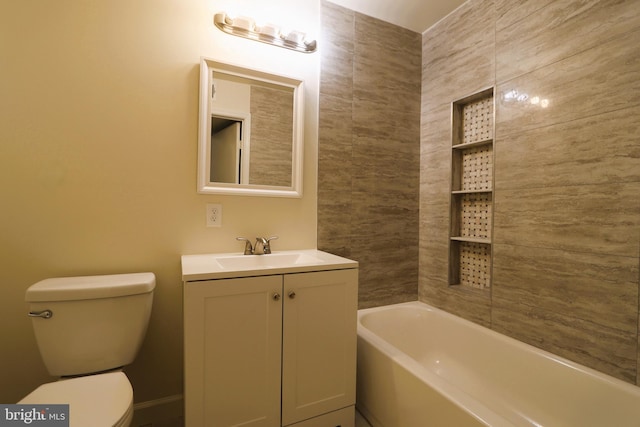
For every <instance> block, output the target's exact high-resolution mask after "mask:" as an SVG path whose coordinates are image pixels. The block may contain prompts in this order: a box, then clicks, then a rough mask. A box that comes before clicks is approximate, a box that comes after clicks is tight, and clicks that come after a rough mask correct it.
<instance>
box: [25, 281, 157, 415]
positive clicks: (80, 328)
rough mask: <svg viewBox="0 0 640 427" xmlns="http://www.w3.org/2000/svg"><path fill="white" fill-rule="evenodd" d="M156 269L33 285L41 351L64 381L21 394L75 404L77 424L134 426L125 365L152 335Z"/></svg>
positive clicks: (30, 399) (32, 312) (32, 311)
mask: <svg viewBox="0 0 640 427" xmlns="http://www.w3.org/2000/svg"><path fill="white" fill-rule="evenodd" d="M154 288H155V276H154V275H153V273H134V274H116V275H105V276H83V277H62V278H54V279H46V280H43V281H40V282H38V283H36V284H34V285H32V286H30V287H29V289H27V293H26V301H27V302H28V303H29V316H30V317H31V318H32V325H33V329H34V332H35V337H36V341H37V344H38V348H39V350H40V355H41V356H42V359H43V361H44V363H45V365H46V367H47V370H48V371H49V373H50V374H51V375H54V376H58V377H60V378H61V379H60V380H59V381H55V382H51V383H46V384H43V385H41V386H39V387H38V388H36V389H35V390H34V391H33V392H31V393H29V394H28V395H27V396H26V397H24V398H23V399H22V400H20V402H18V403H20V404H25V405H30V404H31V405H36V404H37V405H47V404H50V405H53V404H67V405H69V426H70V427H116V426H117V427H128V426H129V425H130V424H131V420H132V418H133V388H132V386H131V383H130V382H129V379H128V378H127V376H126V375H125V374H124V373H123V372H122V371H121V368H122V367H123V366H125V365H128V364H130V363H131V362H133V360H134V359H135V356H136V355H137V353H138V350H139V349H140V346H141V344H142V341H143V339H144V336H145V334H146V330H147V325H148V323H149V317H150V314H151V305H152V301H153V290H154Z"/></svg>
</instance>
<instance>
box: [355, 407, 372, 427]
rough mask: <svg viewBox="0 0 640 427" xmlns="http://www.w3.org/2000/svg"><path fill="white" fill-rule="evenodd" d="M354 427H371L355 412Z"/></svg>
mask: <svg viewBox="0 0 640 427" xmlns="http://www.w3.org/2000/svg"><path fill="white" fill-rule="evenodd" d="M356 427H371V424H369V423H368V422H367V420H366V419H365V418H364V417H363V416H362V415H361V414H360V412H358V411H357V410H356Z"/></svg>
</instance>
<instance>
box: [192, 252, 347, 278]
mask: <svg viewBox="0 0 640 427" xmlns="http://www.w3.org/2000/svg"><path fill="white" fill-rule="evenodd" d="M348 268H358V262H357V261H353V260H350V259H347V258H343V257H340V256H337V255H333V254H330V253H328V252H323V251H319V250H317V249H301V250H291V251H274V252H273V253H271V254H268V255H243V254H242V252H236V253H219V254H201V255H183V256H182V280H183V281H184V282H190V281H198V280H210V279H230V278H235V277H248V276H262V275H272V274H286V273H302V272H309V271H324V270H338V269H348Z"/></svg>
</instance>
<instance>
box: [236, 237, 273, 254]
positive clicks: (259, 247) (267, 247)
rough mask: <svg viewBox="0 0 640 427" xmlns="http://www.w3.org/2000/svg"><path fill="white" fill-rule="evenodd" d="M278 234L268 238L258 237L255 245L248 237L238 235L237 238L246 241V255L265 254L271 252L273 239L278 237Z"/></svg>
mask: <svg viewBox="0 0 640 427" xmlns="http://www.w3.org/2000/svg"><path fill="white" fill-rule="evenodd" d="M277 238H278V236H271V237H269V238H268V239H265V238H264V237H256V243H255V245H253V246H252V245H251V242H250V241H249V239H247V238H246V237H236V240H240V241H243V242H245V244H244V254H245V255H265V254H270V253H271V244H270V242H271V241H272V240H275V239H277Z"/></svg>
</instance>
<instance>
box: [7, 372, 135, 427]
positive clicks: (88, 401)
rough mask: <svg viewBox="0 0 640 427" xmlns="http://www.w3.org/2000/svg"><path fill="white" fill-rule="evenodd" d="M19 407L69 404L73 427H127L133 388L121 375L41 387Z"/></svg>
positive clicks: (70, 380)
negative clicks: (25, 405)
mask: <svg viewBox="0 0 640 427" xmlns="http://www.w3.org/2000/svg"><path fill="white" fill-rule="evenodd" d="M18 403H20V404H69V419H70V422H69V425H70V427H86V426H92V427H124V426H129V425H130V423H131V419H132V418H133V388H132V387H131V383H130V382H129V379H128V378H127V376H126V375H125V374H124V373H122V372H109V373H106V374H97V375H87V376H84V377H78V378H72V379H63V380H60V381H56V382H52V383H47V384H42V385H41V386H40V387H38V388H36V389H35V390H34V391H32V392H31V393H29V394H28V395H27V396H26V397H25V398H24V399H22V400H21V401H20V402H18Z"/></svg>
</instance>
